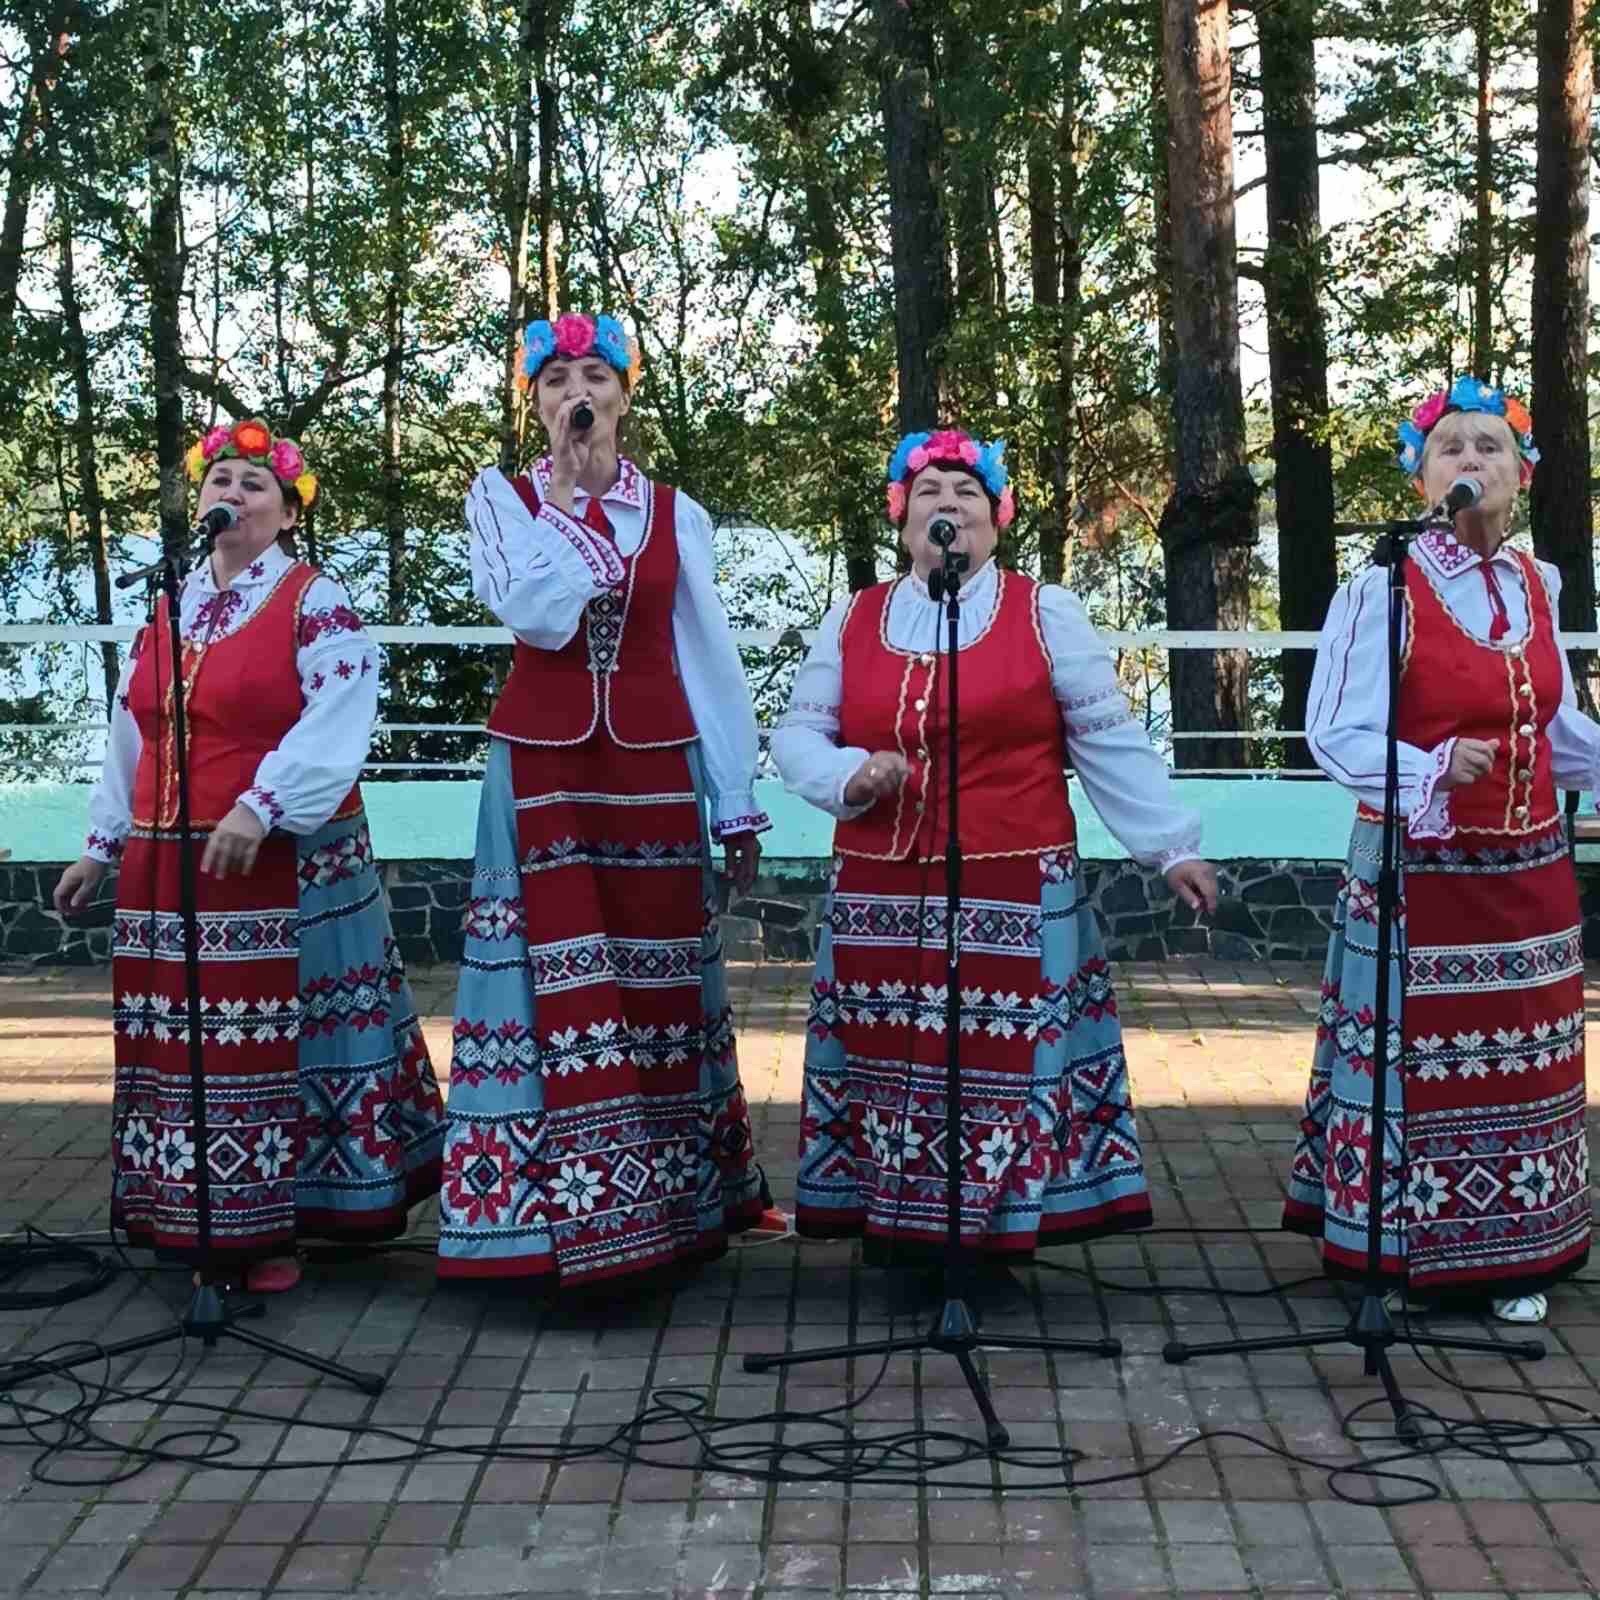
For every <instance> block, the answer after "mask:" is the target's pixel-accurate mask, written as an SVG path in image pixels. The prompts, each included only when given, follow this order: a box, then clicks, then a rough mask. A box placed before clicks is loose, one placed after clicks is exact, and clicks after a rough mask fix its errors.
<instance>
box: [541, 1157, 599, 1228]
mask: <svg viewBox="0 0 1600 1600" xmlns="http://www.w3.org/2000/svg"><path fill="white" fill-rule="evenodd" d="M604 1188H605V1180H604V1179H603V1178H602V1177H601V1176H600V1174H599V1173H598V1172H591V1171H590V1170H589V1168H588V1167H587V1166H586V1165H585V1164H584V1163H583V1162H582V1161H574V1162H572V1163H570V1164H569V1163H567V1162H565V1161H564V1162H562V1164H561V1173H560V1176H558V1177H556V1178H554V1179H552V1180H551V1183H550V1198H551V1199H552V1200H554V1201H555V1202H556V1204H557V1205H560V1206H564V1207H565V1208H566V1212H567V1215H568V1216H569V1217H575V1216H577V1215H578V1213H579V1212H580V1211H582V1212H589V1211H593V1210H594V1206H595V1201H597V1200H598V1199H599V1198H600V1194H601V1191H602V1190H603V1189H604Z"/></svg>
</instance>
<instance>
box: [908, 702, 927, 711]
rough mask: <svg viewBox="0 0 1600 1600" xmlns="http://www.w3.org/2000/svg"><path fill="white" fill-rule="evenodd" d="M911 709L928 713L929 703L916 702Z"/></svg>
mask: <svg viewBox="0 0 1600 1600" xmlns="http://www.w3.org/2000/svg"><path fill="white" fill-rule="evenodd" d="M911 709H912V710H913V711H926V710H927V709H928V702H927V701H926V700H917V701H914V702H913V703H912V707H911Z"/></svg>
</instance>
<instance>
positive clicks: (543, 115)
mask: <svg viewBox="0 0 1600 1600" xmlns="http://www.w3.org/2000/svg"><path fill="white" fill-rule="evenodd" d="M534 9H535V10H536V12H537V26H536V29H535V32H534V40H533V84H534V92H535V93H536V94H537V95H538V97H539V189H538V197H537V199H538V212H539V315H540V316H541V317H544V318H545V319H546V320H549V319H550V318H553V317H554V316H555V314H556V310H557V308H558V307H559V306H560V304H561V293H560V289H561V285H560V278H559V274H558V270H557V266H556V180H557V169H556V148H557V140H558V139H559V138H560V134H561V124H560V118H559V111H560V107H559V105H558V104H557V101H556V75H555V55H554V50H553V47H552V45H551V40H552V39H554V38H555V36H556V34H557V33H558V32H559V31H560V28H561V0H540V3H539V4H538V5H537V7H535V8H534ZM601 309H609V308H606V307H602V308H601Z"/></svg>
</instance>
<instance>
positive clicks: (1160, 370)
mask: <svg viewBox="0 0 1600 1600" xmlns="http://www.w3.org/2000/svg"><path fill="white" fill-rule="evenodd" d="M1150 18H1151V28H1150V59H1151V63H1152V64H1151V69H1150V203H1151V209H1152V211H1153V213H1154V215H1153V217H1152V221H1153V223H1154V227H1155V242H1154V245H1153V248H1152V255H1153V258H1154V260H1153V264H1154V267H1155V279H1156V388H1157V391H1158V392H1159V394H1160V396H1161V399H1162V401H1163V402H1164V403H1165V406H1166V411H1167V416H1168V417H1169V418H1170V417H1171V414H1172V391H1173V386H1174V384H1175V383H1176V382H1177V367H1178V339H1177V335H1176V333H1174V331H1173V327H1172V195H1171V191H1170V189H1169V187H1168V184H1167V144H1168V141H1169V140H1170V138H1171V137H1172V122H1171V118H1170V117H1169V116H1168V115H1167V69H1166V59H1167V44H1166V40H1167V23H1166V0H1153V4H1151V6H1150ZM1162 442H1163V443H1164V444H1165V445H1166V447H1167V451H1168V457H1167V461H1166V465H1167V467H1168V469H1169V471H1170V468H1171V454H1170V453H1171V449H1172V438H1171V434H1170V431H1169V432H1168V433H1167V436H1166V437H1165V438H1164V439H1163V441H1162Z"/></svg>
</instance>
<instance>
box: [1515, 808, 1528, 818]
mask: <svg viewBox="0 0 1600 1600" xmlns="http://www.w3.org/2000/svg"><path fill="white" fill-rule="evenodd" d="M1527 814H1528V808H1527V807H1526V806H1518V807H1517V815H1518V816H1519V817H1525V816H1527Z"/></svg>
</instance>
